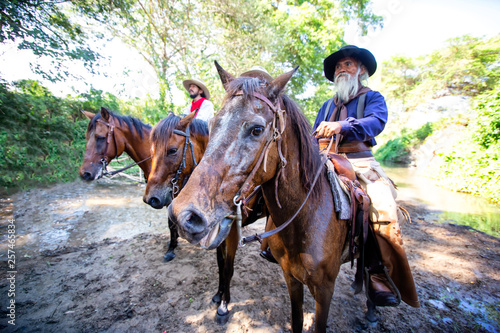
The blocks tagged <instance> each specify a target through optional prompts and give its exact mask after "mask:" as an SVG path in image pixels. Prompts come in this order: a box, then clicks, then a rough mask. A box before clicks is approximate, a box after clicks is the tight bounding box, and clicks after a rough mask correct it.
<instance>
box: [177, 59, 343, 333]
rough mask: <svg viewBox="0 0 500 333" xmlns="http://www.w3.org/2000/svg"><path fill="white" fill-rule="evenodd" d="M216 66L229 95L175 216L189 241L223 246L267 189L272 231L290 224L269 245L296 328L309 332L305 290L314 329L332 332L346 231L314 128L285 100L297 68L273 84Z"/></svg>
mask: <svg viewBox="0 0 500 333" xmlns="http://www.w3.org/2000/svg"><path fill="white" fill-rule="evenodd" d="M216 66H217V69H218V71H219V75H220V76H221V79H222V83H223V84H224V87H225V89H226V91H227V95H226V97H225V99H224V102H223V106H222V108H221V110H220V111H219V112H218V113H217V115H216V117H215V119H214V122H213V125H212V128H211V132H210V140H209V143H208V147H207V150H206V151H205V155H204V156H203V159H202V160H201V161H200V163H199V165H198V167H197V168H196V169H195V171H194V172H193V174H192V175H191V177H190V179H189V181H188V182H187V184H186V185H185V187H184V189H183V190H182V191H181V192H180V194H179V196H178V197H176V198H175V199H174V201H173V202H172V204H171V205H170V206H169V209H168V211H169V216H170V218H171V219H172V220H173V222H174V223H176V224H177V225H178V228H179V233H180V235H181V236H182V237H184V238H185V239H186V240H188V241H189V242H191V243H193V244H197V243H200V242H202V243H203V244H211V247H213V246H216V245H217V242H219V241H220V239H221V237H220V235H221V234H222V235H224V234H226V233H227V232H228V231H227V230H226V229H227V228H228V227H227V225H230V223H229V222H227V220H228V217H230V216H232V215H234V214H235V210H236V207H237V205H239V204H240V203H241V200H243V199H244V198H246V196H247V195H248V194H249V193H250V192H252V189H253V188H254V187H256V186H258V185H260V186H261V187H262V190H263V195H264V199H265V205H266V206H267V209H268V213H269V214H270V215H269V216H270V217H269V218H271V219H272V225H273V227H276V228H279V227H280V226H285V225H286V224H287V223H288V221H289V220H290V221H291V222H290V223H289V224H288V225H286V228H284V229H283V230H282V231H280V232H278V233H276V234H274V235H272V236H270V237H269V245H270V248H271V251H272V253H273V254H274V256H275V257H276V259H277V260H278V262H279V263H280V265H281V268H282V270H283V275H284V277H285V280H286V283H287V286H288V292H289V295H290V300H291V319H292V330H293V331H294V332H301V331H302V326H303V309H302V306H303V297H304V296H303V292H304V288H303V285H306V286H307V287H308V288H309V290H310V292H311V294H312V296H313V297H314V299H315V301H316V319H315V331H316V332H325V331H326V323H327V319H328V311H329V305H330V302H331V299H332V295H333V291H334V286H335V279H336V277H337V274H338V272H339V268H340V265H341V253H342V249H343V248H344V243H345V239H346V235H347V225H346V223H342V222H340V221H337V219H336V216H335V213H334V207H333V198H332V191H331V190H330V189H329V186H330V185H329V182H328V179H327V175H326V173H325V169H324V166H323V161H322V158H321V155H320V154H319V149H318V146H317V144H316V143H315V142H313V140H311V136H310V130H311V127H310V124H309V123H308V121H307V119H306V118H305V116H304V115H303V114H302V113H301V112H300V110H299V108H298V107H297V105H296V104H295V103H294V102H293V101H292V100H291V99H290V98H289V97H287V96H286V95H283V94H282V91H283V89H284V88H285V85H286V84H287V82H288V81H289V79H290V78H291V77H292V75H293V73H294V72H295V71H296V69H295V70H293V71H291V72H289V73H285V74H282V75H280V76H279V77H277V78H276V79H274V80H273V81H272V82H270V83H269V84H267V85H266V84H263V83H262V82H261V81H259V80H258V79H255V78H237V79H235V78H234V77H233V76H232V75H231V74H229V73H227V72H226V71H224V70H223V69H222V68H221V67H220V66H218V64H217V63H216ZM304 203H305V204H304ZM301 207H302V209H301Z"/></svg>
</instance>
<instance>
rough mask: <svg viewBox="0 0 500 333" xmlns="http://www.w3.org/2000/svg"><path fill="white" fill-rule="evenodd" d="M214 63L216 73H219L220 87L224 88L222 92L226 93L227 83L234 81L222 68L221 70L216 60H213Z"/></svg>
mask: <svg viewBox="0 0 500 333" xmlns="http://www.w3.org/2000/svg"><path fill="white" fill-rule="evenodd" d="M214 63H215V67H216V68H217V72H218V73H219V76H220V80H221V81H222V85H223V86H224V90H226V91H227V87H228V84H229V82H231V81H233V80H234V76H233V75H231V74H229V73H228V72H226V71H225V70H224V68H222V67H221V66H220V65H219V63H218V62H217V60H214Z"/></svg>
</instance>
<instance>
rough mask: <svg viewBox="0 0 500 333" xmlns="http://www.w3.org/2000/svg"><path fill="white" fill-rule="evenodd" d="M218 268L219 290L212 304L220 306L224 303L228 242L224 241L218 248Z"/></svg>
mask: <svg viewBox="0 0 500 333" xmlns="http://www.w3.org/2000/svg"><path fill="white" fill-rule="evenodd" d="M216 252H217V267H218V268H219V271H218V272H219V288H218V289H217V293H215V295H214V297H212V304H215V305H217V306H219V305H220V304H221V302H222V294H223V293H224V266H225V260H226V241H223V242H222V243H221V244H220V245H219V246H218V247H217V251H216Z"/></svg>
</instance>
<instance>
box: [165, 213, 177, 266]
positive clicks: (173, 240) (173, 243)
mask: <svg viewBox="0 0 500 333" xmlns="http://www.w3.org/2000/svg"><path fill="white" fill-rule="evenodd" d="M168 229H169V230H170V243H169V244H168V251H167V252H166V253H165V255H164V256H163V261H164V262H169V261H171V260H172V259H174V258H175V253H174V250H175V248H176V247H177V238H179V233H178V232H177V226H176V225H175V224H174V223H172V221H170V219H168Z"/></svg>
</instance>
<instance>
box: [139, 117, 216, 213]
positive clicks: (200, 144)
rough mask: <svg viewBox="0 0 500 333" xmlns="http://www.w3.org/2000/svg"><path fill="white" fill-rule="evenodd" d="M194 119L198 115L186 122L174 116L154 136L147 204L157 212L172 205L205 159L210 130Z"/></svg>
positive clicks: (158, 126) (163, 123)
mask: <svg viewBox="0 0 500 333" xmlns="http://www.w3.org/2000/svg"><path fill="white" fill-rule="evenodd" d="M194 117H195V113H190V114H189V115H187V116H185V117H184V118H180V117H178V116H175V115H174V114H173V113H172V114H170V115H169V116H168V117H166V118H164V119H162V120H161V121H160V122H159V123H158V124H156V125H155V126H154V128H153V130H152V132H151V136H150V140H151V156H152V169H151V173H150V175H149V178H148V183H147V186H146V191H145V194H144V197H143V200H144V202H145V203H147V204H148V205H150V206H151V207H153V208H156V209H160V208H163V207H164V206H168V205H170V203H171V202H172V199H173V197H174V196H175V195H176V194H177V193H178V192H179V190H180V188H182V185H183V184H184V183H185V182H186V181H187V179H188V178H189V176H190V174H191V172H193V169H194V167H195V166H196V163H197V161H199V160H200V159H201V157H202V156H203V153H204V151H205V148H206V146H207V142H208V127H207V125H206V122H204V121H201V120H196V119H194Z"/></svg>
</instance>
